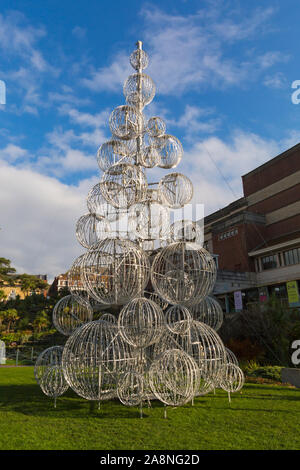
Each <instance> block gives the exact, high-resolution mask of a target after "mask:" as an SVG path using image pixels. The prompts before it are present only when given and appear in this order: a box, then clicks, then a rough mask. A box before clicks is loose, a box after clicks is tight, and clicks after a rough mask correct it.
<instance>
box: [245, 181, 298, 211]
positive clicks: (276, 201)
mask: <svg viewBox="0 0 300 470" xmlns="http://www.w3.org/2000/svg"><path fill="white" fill-rule="evenodd" d="M299 199H300V184H296V185H295V186H293V187H292V188H289V189H286V190H284V191H281V192H280V193H278V194H275V195H274V196H271V197H269V198H267V199H265V200H264V201H260V202H258V203H256V204H253V205H251V206H249V210H251V211H252V212H259V213H260V214H267V213H268V212H272V211H275V210H276V209H280V208H281V207H284V206H287V205H288V204H292V203H293V202H296V201H299Z"/></svg>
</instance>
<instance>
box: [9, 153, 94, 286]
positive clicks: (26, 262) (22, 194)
mask: <svg viewBox="0 0 300 470" xmlns="http://www.w3.org/2000/svg"><path fill="white" fill-rule="evenodd" d="M85 186H86V185H85ZM85 189H86V187H83V186H82V187H76V186H67V185H64V184H62V183H61V182H59V181H58V180H56V179H54V178H50V177H47V176H44V175H41V174H39V173H37V172H34V171H32V170H27V169H21V168H16V167H13V166H10V165H8V164H6V163H4V162H3V161H1V162H0V200H1V230H0V240H1V247H2V254H3V256H5V257H7V258H9V259H11V261H12V264H13V265H14V266H15V267H16V268H17V269H18V272H28V273H32V274H43V273H45V274H46V273H47V274H48V275H49V277H50V278H51V277H53V276H55V275H57V274H59V273H61V272H65V271H66V270H67V269H68V268H69V267H70V264H71V263H72V262H73V260H74V259H75V258H76V257H77V256H79V254H81V253H82V252H83V251H84V249H83V248H82V247H81V246H80V245H79V244H78V242H77V240H76V238H75V224H76V221H77V219H78V218H79V217H80V216H81V215H82V214H83V213H85V212H86V211H87V209H86V206H85V196H86V193H85Z"/></svg>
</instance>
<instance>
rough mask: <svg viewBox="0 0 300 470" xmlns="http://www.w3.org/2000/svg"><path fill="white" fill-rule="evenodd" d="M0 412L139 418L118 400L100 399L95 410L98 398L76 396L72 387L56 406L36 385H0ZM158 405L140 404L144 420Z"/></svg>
mask: <svg viewBox="0 0 300 470" xmlns="http://www.w3.org/2000/svg"><path fill="white" fill-rule="evenodd" d="M0 397H1V401H0V411H1V410H5V411H13V412H17V413H21V414H23V415H27V416H40V417H47V418H50V419H51V418H64V417H67V418H96V419H105V418H110V419H112V418H116V417H117V418H118V419H119V418H120V419H122V418H123V419H137V418H138V419H141V418H140V409H139V408H138V407H126V406H124V405H122V404H121V403H120V402H119V401H118V400H110V401H103V402H101V406H100V409H98V402H97V401H89V400H85V399H84V398H81V397H79V396H78V395H76V394H75V392H73V391H72V390H71V389H69V390H68V391H67V392H66V393H65V394H64V395H63V396H61V397H57V401H56V408H54V399H53V398H50V397H47V396H46V395H44V394H43V393H42V391H41V390H40V388H39V387H38V386H37V385H34V384H33V385H5V386H3V385H2V386H0ZM156 408H160V409H161V413H162V415H163V405H162V403H159V402H157V403H153V402H152V403H151V407H148V406H147V404H145V406H143V419H146V418H148V417H149V416H150V415H151V409H156Z"/></svg>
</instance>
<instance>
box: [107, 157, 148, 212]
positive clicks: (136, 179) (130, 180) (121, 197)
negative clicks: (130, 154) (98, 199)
mask: <svg viewBox="0 0 300 470" xmlns="http://www.w3.org/2000/svg"><path fill="white" fill-rule="evenodd" d="M147 187H148V184H147V180H146V178H145V175H144V173H143V172H142V170H141V168H140V167H139V166H136V165H130V164H126V163H118V164H116V165H114V166H112V167H111V168H110V169H109V170H107V171H106V172H105V173H104V174H103V176H102V179H101V182H100V189H101V192H102V195H103V197H104V198H105V199H106V201H107V202H108V203H109V204H111V205H112V206H114V207H116V208H117V209H127V208H128V207H130V206H132V205H133V204H136V203H137V202H140V201H142V200H144V199H145V197H146V194H147Z"/></svg>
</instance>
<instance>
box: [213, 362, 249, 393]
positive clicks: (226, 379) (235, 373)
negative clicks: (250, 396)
mask: <svg viewBox="0 0 300 470" xmlns="http://www.w3.org/2000/svg"><path fill="white" fill-rule="evenodd" d="M244 382H245V377H244V373H243V371H242V370H241V369H240V368H239V367H238V366H237V365H236V364H233V363H231V362H229V363H228V364H224V365H223V367H222V368H221V370H220V373H219V386H220V387H221V388H223V390H226V392H229V393H234V392H238V391H239V390H241V388H242V387H243V385H244Z"/></svg>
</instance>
